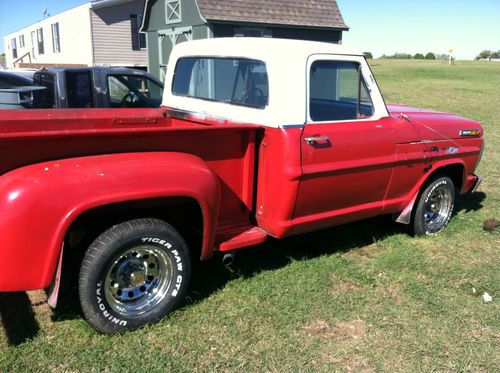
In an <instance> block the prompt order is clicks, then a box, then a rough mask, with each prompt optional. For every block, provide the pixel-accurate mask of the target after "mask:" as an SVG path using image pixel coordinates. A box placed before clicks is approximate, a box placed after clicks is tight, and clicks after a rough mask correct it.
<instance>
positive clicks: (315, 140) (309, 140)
mask: <svg viewBox="0 0 500 373" xmlns="http://www.w3.org/2000/svg"><path fill="white" fill-rule="evenodd" d="M304 140H305V142H306V143H307V145H314V144H316V143H318V142H320V141H322V142H325V141H326V142H330V138H329V137H328V136H318V137H315V136H313V137H306V138H305V139H304Z"/></svg>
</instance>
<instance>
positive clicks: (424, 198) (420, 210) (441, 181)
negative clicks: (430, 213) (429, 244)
mask: <svg viewBox="0 0 500 373" xmlns="http://www.w3.org/2000/svg"><path fill="white" fill-rule="evenodd" d="M441 185H445V186H446V187H447V189H448V192H449V193H450V197H451V206H450V209H449V212H448V216H447V217H446V219H445V220H444V221H443V223H442V224H441V225H440V226H439V227H438V228H436V229H433V230H430V229H429V228H428V227H427V225H426V224H425V216H424V213H425V204H426V203H427V202H428V200H429V198H430V196H431V195H432V192H433V191H434V190H435V189H436V188H438V187H439V186H441ZM454 206H455V187H454V184H453V181H452V180H451V179H450V178H449V177H446V176H442V177H438V178H435V179H433V180H432V181H431V182H429V183H428V184H427V187H426V188H425V189H424V190H423V192H422V193H421V195H420V196H419V199H418V204H417V208H416V210H415V215H414V224H413V225H414V230H415V233H416V234H417V235H426V236H430V235H433V234H436V233H439V232H441V231H442V230H443V229H444V228H445V227H446V225H447V224H448V222H449V221H450V219H451V216H452V214H453V208H454Z"/></svg>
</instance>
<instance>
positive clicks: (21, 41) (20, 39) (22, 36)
mask: <svg viewBox="0 0 500 373" xmlns="http://www.w3.org/2000/svg"><path fill="white" fill-rule="evenodd" d="M24 46H25V44H24V35H19V48H24Z"/></svg>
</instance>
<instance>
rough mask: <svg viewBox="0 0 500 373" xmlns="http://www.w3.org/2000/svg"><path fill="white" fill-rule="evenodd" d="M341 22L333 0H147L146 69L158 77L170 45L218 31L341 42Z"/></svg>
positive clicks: (223, 34)
mask: <svg viewBox="0 0 500 373" xmlns="http://www.w3.org/2000/svg"><path fill="white" fill-rule="evenodd" d="M348 29H349V28H348V27H347V25H346V24H345V22H344V20H343V18H342V14H341V13H340V10H339V7H338V5H337V2H336V1H333V0H287V1H285V0H252V1H246V0H146V1H145V3H144V12H143V19H142V26H141V31H142V32H145V33H146V35H147V46H148V70H149V72H151V73H153V74H154V75H156V76H158V77H160V78H161V79H162V80H163V77H164V74H165V69H166V66H167V63H168V58H169V56H170V52H171V51H172V48H173V46H174V45H176V44H178V43H181V42H183V41H186V40H196V39H206V38H218V37H233V36H234V37H245V36H254V37H255V36H256V37H269V38H285V39H301V40H313V41H323V42H330V43H341V42H342V32H343V31H347V30H348Z"/></svg>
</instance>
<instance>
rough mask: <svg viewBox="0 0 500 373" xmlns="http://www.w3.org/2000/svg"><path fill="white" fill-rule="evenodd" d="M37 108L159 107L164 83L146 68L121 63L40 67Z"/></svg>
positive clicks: (36, 83) (36, 77) (37, 79)
mask: <svg viewBox="0 0 500 373" xmlns="http://www.w3.org/2000/svg"><path fill="white" fill-rule="evenodd" d="M33 85H36V86H43V87H46V90H44V91H41V92H38V93H37V94H36V95H35V101H34V104H33V106H34V107H36V108H40V109H42V108H50V109H55V108H59V109H64V108H148V107H149V108H153V107H159V106H160V104H161V99H162V95H163V83H162V82H161V81H160V80H158V79H157V78H155V77H154V76H153V75H151V74H148V73H147V72H145V71H141V70H134V69H127V68H122V67H92V68H49V69H42V70H39V71H37V72H36V73H35V74H34V76H33Z"/></svg>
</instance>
